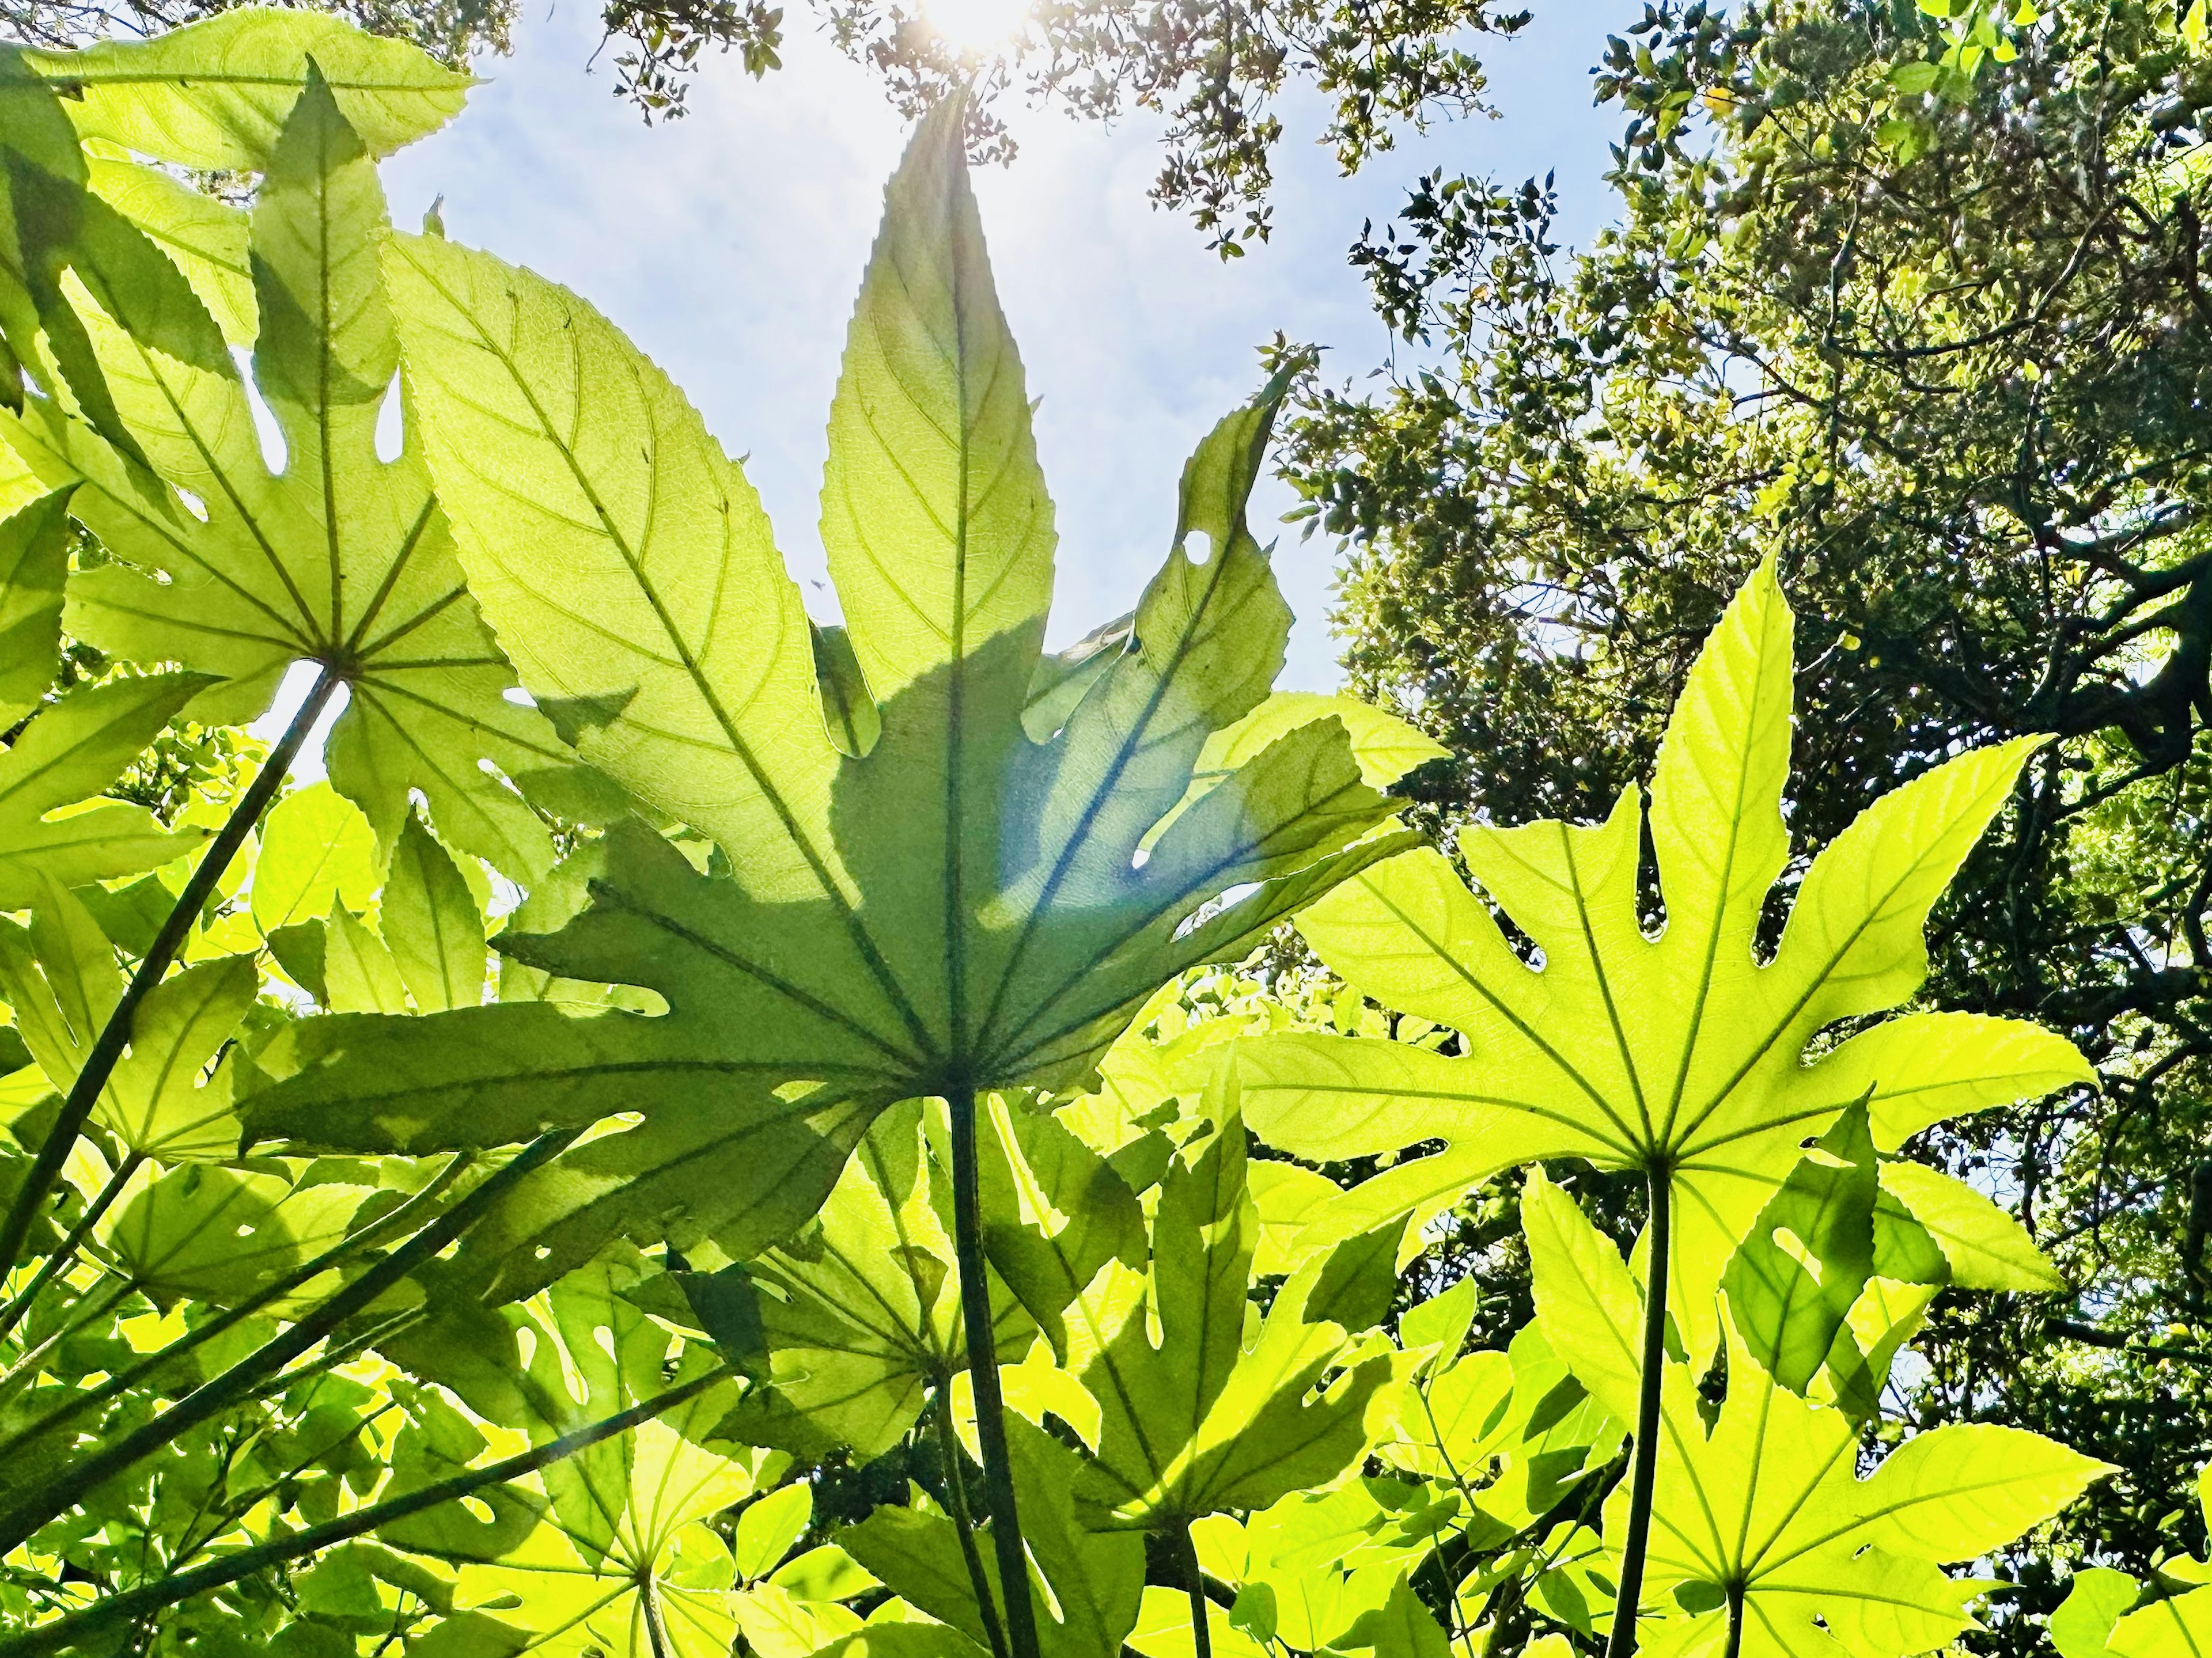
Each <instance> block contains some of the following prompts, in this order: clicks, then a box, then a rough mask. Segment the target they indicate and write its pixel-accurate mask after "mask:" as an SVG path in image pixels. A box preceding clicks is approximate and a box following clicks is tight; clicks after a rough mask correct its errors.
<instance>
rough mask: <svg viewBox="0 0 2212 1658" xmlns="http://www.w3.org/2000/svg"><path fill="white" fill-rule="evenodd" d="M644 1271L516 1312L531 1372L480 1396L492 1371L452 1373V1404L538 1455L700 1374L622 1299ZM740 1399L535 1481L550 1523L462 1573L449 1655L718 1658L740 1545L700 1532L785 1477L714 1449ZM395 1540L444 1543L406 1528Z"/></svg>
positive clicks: (707, 1407) (627, 1262)
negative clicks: (541, 1448)
mask: <svg viewBox="0 0 2212 1658" xmlns="http://www.w3.org/2000/svg"><path fill="white" fill-rule="evenodd" d="M646 1276H647V1268H646V1267H645V1266H644V1264H643V1263H642V1262H641V1261H640V1260H638V1259H637V1258H636V1257H635V1255H634V1254H625V1253H623V1252H621V1251H616V1252H612V1253H611V1254H609V1255H608V1256H607V1257H606V1258H605V1259H604V1260H599V1261H597V1262H594V1263H593V1264H592V1266H589V1267H587V1268H586V1269H584V1270H582V1271H580V1272H574V1273H572V1274H570V1275H569V1276H568V1277H567V1278H563V1279H562V1281H561V1282H560V1283H559V1284H556V1285H554V1286H553V1288H552V1289H551V1290H550V1291H547V1292H546V1293H545V1295H544V1297H541V1298H540V1299H539V1300H538V1301H536V1302H533V1303H532V1304H531V1305H530V1306H529V1307H527V1308H526V1309H509V1312H508V1318H507V1321H508V1322H509V1324H510V1325H511V1326H512V1327H513V1329H514V1330H515V1331H517V1332H526V1333H528V1335H529V1337H530V1339H531V1345H530V1351H529V1355H528V1358H527V1360H526V1362H520V1361H518V1362H513V1363H512V1364H511V1368H506V1367H503V1368H502V1370H501V1372H500V1373H499V1374H498V1375H497V1376H496V1378H495V1379H494V1380H490V1381H489V1382H487V1383H485V1384H483V1385H479V1384H478V1382H477V1379H476V1378H477V1377H481V1376H484V1375H485V1374H486V1373H484V1372H481V1371H478V1372H474V1373H472V1374H470V1375H464V1374H459V1373H457V1374H456V1375H455V1376H454V1377H453V1385H454V1387H455V1390H456V1392H458V1393H459V1394H461V1396H462V1397H463V1399H464V1400H465V1401H466V1402H467V1403H468V1404H469V1405H470V1406H471V1408H472V1409H474V1410H476V1411H477V1413H478V1414H479V1415H481V1416H483V1417H485V1418H488V1419H489V1420H491V1421H493V1422H495V1423H496V1424H499V1425H501V1426H502V1427H507V1428H510V1429H519V1430H523V1431H526V1433H527V1434H528V1435H529V1436H530V1437H531V1438H532V1440H533V1441H535V1442H540V1443H542V1442H544V1441H546V1440H548V1439H550V1438H554V1437H556V1436H559V1435H560V1434H562V1433H565V1432H568V1431H571V1430H574V1428H576V1427H578V1426H579V1425H580V1424H585V1423H588V1422H590V1421H592V1420H594V1419H596V1418H602V1417H605V1416H608V1415H611V1414H613V1413H614V1412H617V1411H620V1410H623V1409H624V1408H626V1407H628V1406H631V1405H634V1404H635V1403H637V1402H638V1401H639V1400H642V1399H647V1398H649V1397H651V1396H652V1395H653V1394H656V1393H659V1392H661V1391H663V1390H664V1389H665V1388H667V1387H668V1386H669V1385H670V1383H671V1382H683V1381H685V1380H688V1379H690V1377H691V1376H695V1375H696V1374H698V1372H699V1370H701V1369H702V1367H703V1366H704V1365H706V1364H707V1363H710V1362H711V1361H710V1358H709V1356H708V1354H707V1353H706V1352H705V1351H703V1350H702V1349H697V1348H689V1347H686V1348H680V1349H677V1350H675V1351H671V1345H672V1344H671V1337H670V1336H669V1333H668V1332H667V1331H666V1330H665V1328H663V1327H661V1326H660V1325H659V1324H658V1323H656V1322H655V1321H653V1319H651V1318H649V1317H648V1316H647V1315H646V1314H644V1313H643V1312H641V1310H639V1309H637V1308H636V1307H635V1305H633V1304H632V1303H631V1302H630V1301H629V1299H628V1298H627V1297H626V1295H625V1293H624V1292H625V1291H630V1290H633V1289H635V1287H636V1286H637V1285H638V1284H640V1283H641V1281H642V1280H643V1279H644V1278H645V1277H646ZM736 1388H737V1384H736V1383H734V1382H732V1383H731V1384H729V1385H728V1386H726V1387H718V1388H710V1389H708V1391H707V1392H705V1393H703V1394H700V1395H699V1396H698V1397H697V1398H696V1399H694V1400H690V1401H688V1402H687V1403H686V1404H684V1405H683V1406H678V1408H677V1409H676V1410H674V1411H671V1412H669V1413H668V1414H667V1415H665V1416H664V1417H661V1418H657V1419H655V1420H653V1421H652V1422H648V1423H647V1424H643V1425H642V1426H641V1427H639V1428H637V1429H636V1430H634V1431H633V1432H631V1433H628V1434H623V1435H622V1436H618V1437H617V1438H614V1439H610V1440H605V1441H603V1442H600V1443H599V1444H597V1445H593V1446H592V1447H590V1448H587V1449H586V1450H585V1451H584V1452H582V1453H581V1454H580V1455H577V1456H574V1457H572V1458H570V1459H568V1461H562V1462H558V1463H555V1464H553V1465H551V1466H550V1467H547V1468H545V1469H544V1470H543V1471H542V1472H541V1473H539V1474H538V1476H536V1478H537V1479H538V1482H539V1483H540V1484H542V1485H543V1486H544V1496H545V1497H546V1498H547V1499H550V1500H549V1501H547V1502H546V1503H544V1509H543V1514H544V1523H543V1524H542V1525H540V1526H538V1527H536V1528H535V1529H533V1530H532V1531H531V1532H529V1533H528V1534H527V1535H526V1537H525V1538H524V1539H523V1540H521V1541H520V1543H519V1544H517V1545H515V1546H512V1547H509V1548H507V1549H506V1550H504V1551H503V1552H501V1556H500V1558H498V1559H496V1560H493V1561H483V1562H479V1563H475V1564H466V1565H465V1566H464V1567H463V1568H462V1570H461V1574H460V1582H459V1585H458V1587H457V1589H456V1592H455V1600H454V1604H455V1606H457V1607H458V1608H459V1610H460V1611H461V1612H463V1613H464V1614H465V1618H464V1619H463V1621H462V1627H461V1629H460V1630H459V1631H456V1632H455V1633H454V1634H453V1635H452V1636H450V1637H445V1638H447V1639H448V1640H450V1641H451V1642H452V1643H453V1645H452V1648H451V1650H452V1651H453V1652H454V1653H456V1654H459V1653H464V1652H489V1653H501V1652H508V1653H511V1652H533V1653H541V1654H544V1655H545V1658H585V1655H587V1654H592V1653H600V1654H605V1655H610V1658H617V1655H618V1658H722V1655H725V1654H726V1653H727V1652H728V1651H729V1650H730V1648H731V1645H732V1641H733V1640H734V1638H735V1637H736V1634H737V1630H738V1625H737V1620H736V1615H735V1612H734V1610H733V1607H732V1600H731V1595H730V1590H731V1588H732V1585H733V1583H734V1581H735V1568H734V1563H733V1560H732V1554H731V1550H730V1546H729V1544H728V1543H727V1542H726V1540H724V1539H723V1537H722V1536H721V1535H720V1533H717V1532H716V1531H714V1529H713V1528H712V1527H709V1526H708V1525H707V1524H706V1523H705V1522H706V1521H708V1520H709V1519H710V1518H712V1517H713V1516H714V1515H716V1514H718V1513H720V1511H721V1510H723V1509H727V1508H730V1507H731V1506H732V1505H733V1504H735V1503H738V1502H741V1501H743V1500H744V1498H746V1497H750V1496H752V1495H753V1494H754V1492H755V1491H757V1490H758V1489H760V1488H761V1487H762V1486H763V1485H772V1484H773V1483H774V1481H775V1477H776V1475H777V1474H778V1473H780V1472H781V1469H782V1468H784V1467H787V1466H788V1459H787V1458H784V1457H781V1456H775V1455H763V1454H762V1453H758V1452H746V1451H744V1450H743V1449H741V1448H739V1447H737V1446H733V1445H728V1444H710V1443H708V1434H709V1432H710V1430H712V1429H713V1427H714V1424H715V1422H716V1421H717V1420H718V1419H719V1418H720V1417H722V1416H723V1415H725V1414H726V1412H728V1410H729V1407H730V1404H731V1400H732V1396H733V1394H734V1393H735V1391H736ZM432 1512H433V1513H434V1514H437V1513H440V1512H441V1511H439V1510H433V1511H432ZM394 1540H398V1541H403V1542H405V1541H412V1542H414V1543H415V1544H416V1546H422V1545H423V1544H424V1543H425V1542H428V1543H432V1544H435V1535H433V1536H428V1537H425V1536H424V1535H423V1534H422V1533H420V1532H419V1531H415V1530H410V1531H409V1532H405V1533H401V1535H400V1536H399V1537H398V1538H396V1539H394ZM510 1596H512V1597H515V1598H518V1599H519V1600H520V1603H521V1604H520V1606H519V1607H517V1606H513V1601H512V1600H508V1599H507V1597H510Z"/></svg>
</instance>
